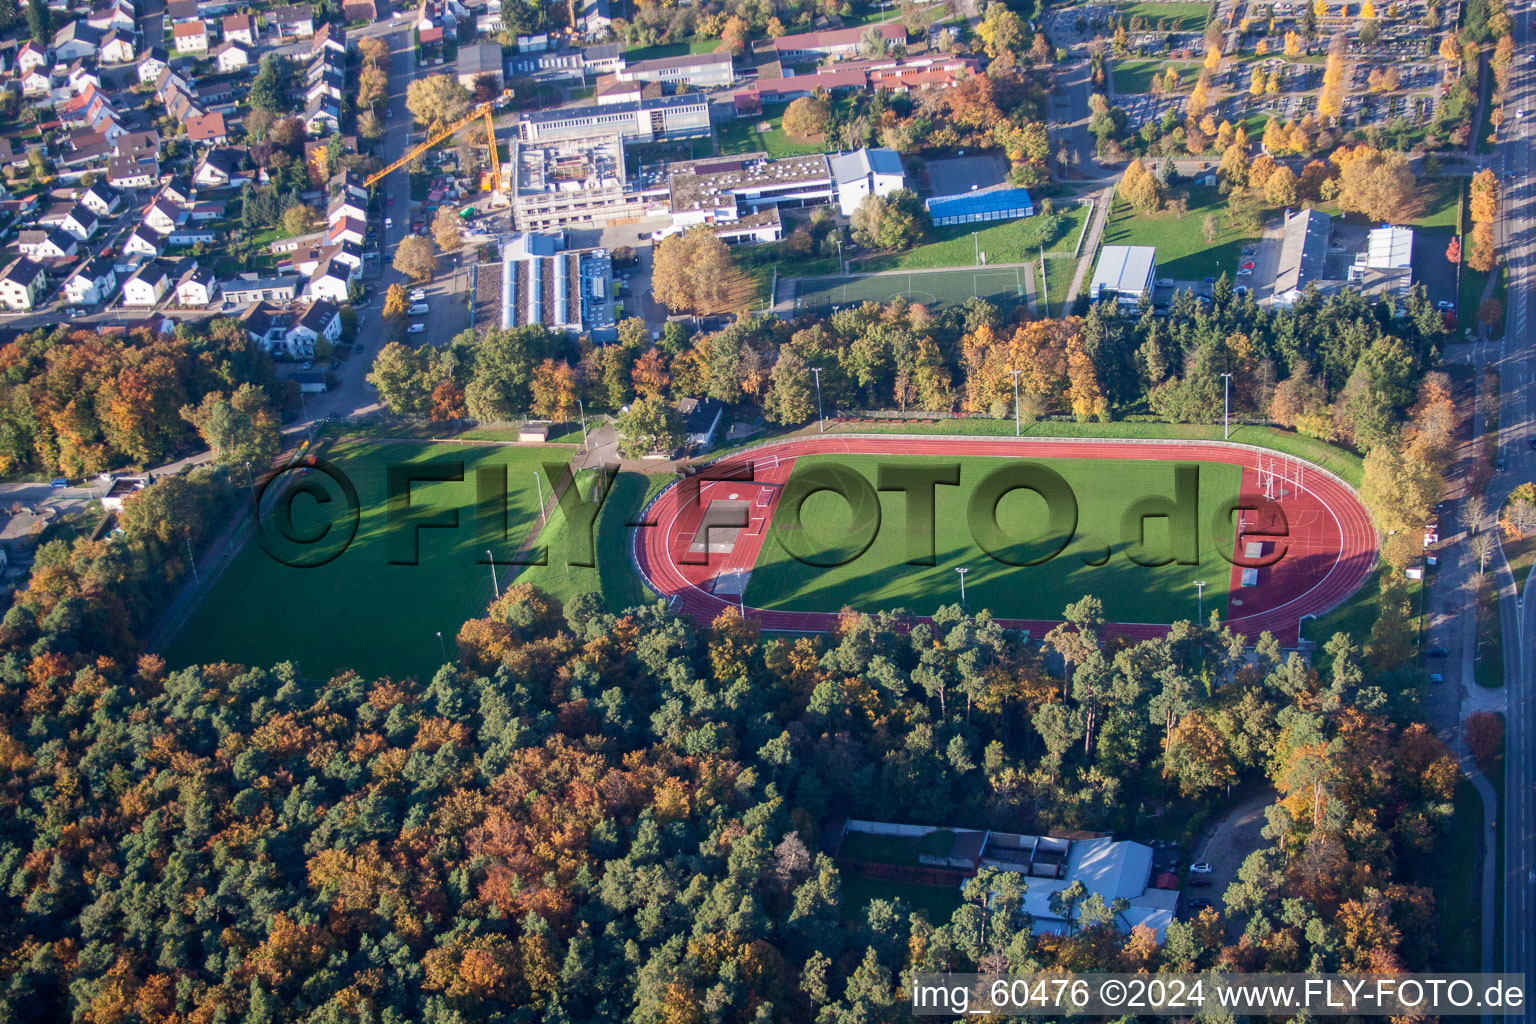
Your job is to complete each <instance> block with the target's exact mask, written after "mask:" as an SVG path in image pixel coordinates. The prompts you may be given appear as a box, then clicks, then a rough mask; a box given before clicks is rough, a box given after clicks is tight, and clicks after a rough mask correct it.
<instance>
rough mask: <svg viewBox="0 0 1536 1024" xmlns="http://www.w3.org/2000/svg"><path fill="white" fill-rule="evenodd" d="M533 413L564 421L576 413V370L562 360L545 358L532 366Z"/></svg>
mask: <svg viewBox="0 0 1536 1024" xmlns="http://www.w3.org/2000/svg"><path fill="white" fill-rule="evenodd" d="M530 389H531V391H532V395H533V404H532V410H533V414H534V415H535V416H537V417H539V418H540V419H547V420H553V421H554V422H556V423H564V422H565V421H566V420H568V419H570V418H571V417H572V416H573V415H575V413H576V398H577V387H576V371H575V370H573V369H571V365H570V364H569V363H567V362H564V361H563V360H558V359H545V360H543V361H542V362H540V363H539V364H538V365H537V366H535V367H534V368H533V380H532V383H531V384H530Z"/></svg>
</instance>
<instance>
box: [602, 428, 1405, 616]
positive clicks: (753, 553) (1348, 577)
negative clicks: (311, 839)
mask: <svg viewBox="0 0 1536 1024" xmlns="http://www.w3.org/2000/svg"><path fill="white" fill-rule="evenodd" d="M839 453H841V454H850V455H894V456H910V455H940V456H942V455H948V456H952V457H960V456H993V457H998V456H1002V457H1016V458H1031V459H1141V460H1147V459H1157V460H1162V461H1180V462H1188V461H1203V462H1222V463H1227V464H1230V465H1236V466H1241V467H1243V474H1242V484H1241V488H1242V493H1243V495H1244V496H1252V495H1263V494H1264V493H1265V483H1264V481H1266V480H1267V481H1268V489H1269V491H1270V493H1271V494H1273V495H1274V496H1275V498H1276V499H1277V504H1278V506H1279V510H1280V512H1281V513H1283V515H1284V518H1285V521H1286V527H1287V534H1288V536H1287V537H1286V538H1285V539H1284V540H1280V541H1274V540H1270V541H1269V543H1270V544H1271V545H1272V546H1271V547H1269V548H1267V549H1266V553H1270V552H1276V553H1281V554H1282V556H1283V557H1281V558H1280V559H1279V560H1278V561H1277V562H1276V563H1275V564H1274V565H1272V566H1269V567H1266V568H1261V569H1259V578H1258V583H1257V585H1255V586H1249V587H1243V586H1240V581H1241V573H1242V569H1241V567H1239V566H1236V565H1234V566H1233V569H1232V574H1233V575H1232V587H1231V592H1230V595H1229V599H1228V607H1227V614H1226V616H1225V620H1226V623H1227V625H1228V626H1230V627H1231V628H1232V630H1233V631H1234V632H1237V633H1240V634H1242V635H1244V636H1246V637H1248V638H1250V640H1252V639H1256V638H1257V637H1258V636H1259V634H1260V633H1262V632H1265V631H1268V632H1270V633H1272V634H1274V635H1275V637H1276V638H1277V639H1278V640H1279V641H1280V642H1281V643H1282V644H1286V645H1288V646H1294V645H1295V644H1296V643H1297V642H1298V640H1299V634H1300V627H1301V620H1302V619H1303V618H1305V617H1306V616H1308V615H1322V614H1323V613H1324V612H1326V611H1328V610H1330V609H1332V608H1334V607H1335V606H1337V605H1338V604H1340V603H1341V602H1343V601H1344V600H1345V599H1346V598H1348V597H1349V596H1350V595H1351V594H1353V593H1354V592H1355V591H1356V590H1358V589H1359V588H1360V585H1361V584H1363V583H1364V582H1365V581H1366V580H1367V579H1368V578H1369V576H1370V574H1371V571H1372V569H1373V568H1374V567H1375V565H1376V551H1377V537H1376V529H1375V526H1374V525H1373V524H1372V522H1371V517H1370V514H1369V513H1368V512H1366V510H1365V508H1364V507H1363V506H1362V505H1361V504H1360V501H1359V499H1358V498H1357V497H1356V496H1355V493H1354V491H1353V490H1352V489H1351V488H1350V487H1349V486H1348V485H1347V484H1345V483H1343V482H1342V481H1340V480H1338V479H1337V478H1336V477H1334V476H1332V475H1331V474H1329V473H1327V472H1326V471H1324V470H1321V469H1318V468H1317V467H1315V466H1312V465H1310V464H1306V463H1299V462H1297V460H1295V459H1288V458H1286V457H1285V456H1276V455H1275V454H1274V453H1272V452H1268V451H1263V450H1260V449H1256V448H1248V447H1245V446H1242V445H1235V444H1233V445H1228V444H1216V443H1209V442H1156V441H1153V442H1147V441H1140V442H1138V441H1113V442H1105V441H1090V440H1072V441H1046V440H1035V439H1026V440H1023V441H1019V440H1015V439H1012V438H1007V439H1002V438H975V439H972V438H944V439H940V438H913V437H895V436H891V435H886V436H848V435H840V436H838V437H815V438H797V439H792V440H787V441H780V442H774V443H770V444H767V445H764V446H762V447H759V448H754V449H751V450H748V451H743V452H738V453H735V454H733V455H731V456H730V457H729V458H727V459H723V460H721V461H720V462H718V463H712V464H710V466H709V467H707V472H708V473H709V475H710V476H712V477H718V476H721V475H725V474H727V473H729V472H730V471H731V470H733V469H737V470H742V471H745V469H746V467H747V465H748V464H749V463H750V464H751V465H752V473H751V477H750V479H742V480H739V481H736V480H710V481H702V480H699V478H695V480H698V481H699V482H698V486H697V487H696V488H695V487H694V486H693V484H692V482H688V481H682V482H679V483H677V484H673V485H672V486H671V487H669V488H667V489H666V490H664V491H662V492H661V493H660V494H659V495H657V497H656V498H655V499H654V500H653V501H652V502H651V504H650V506H649V508H648V510H647V514H646V516H645V517H644V518H645V521H646V522H647V523H648V524H654V525H652V526H650V527H649V528H641V529H637V530H635V531H634V533H633V536H634V540H633V542H632V544H633V549H632V551H633V556H634V559H635V563H636V565H637V567H638V568H639V570H640V573H641V575H642V577H643V578H644V579H645V581H646V583H647V585H648V586H650V588H651V589H652V590H653V591H655V592H656V593H658V594H660V595H661V596H662V597H664V598H666V599H668V601H669V603H670V604H671V607H672V608H673V610H675V611H679V612H682V613H684V614H687V615H690V616H692V617H693V618H695V619H697V620H699V621H700V622H709V621H712V620H713V619H714V618H715V616H717V615H718V614H719V613H720V612H721V611H723V610H724V609H725V608H727V607H731V606H736V607H740V598H739V597H738V596H736V595H735V594H733V593H729V592H727V593H720V594H717V593H715V588H716V587H719V586H720V585H721V577H722V576H724V577H726V579H729V578H730V574H732V573H737V572H750V571H751V569H752V567H753V566H754V565H756V564H757V556H758V552H759V551H760V550H761V548H762V545H763V541H764V540H765V539H766V537H767V531H768V525H769V523H770V522H771V521H772V518H773V513H774V511H775V510H776V508H777V504H778V496H779V491H780V486H781V485H782V484H783V483H784V482H785V481H786V480H788V479H789V475H790V472H791V471H792V470H793V468H794V461H795V459H796V458H798V457H799V456H802V455H828V454H839ZM1277 464H1278V472H1276V471H1275V469H1276V466H1277ZM764 484H768V485H780V486H768V487H764V486H763V485H764ZM731 498H734V499H736V500H739V501H746V502H747V504H748V523H747V526H746V527H745V528H744V529H743V530H742V531H741V534H740V535H739V536H738V537H737V538H736V543H735V545H734V547H733V548H732V550H731V551H730V553H729V554H707V553H695V552H690V550H689V549H690V545H691V544H692V542H693V538H694V534H695V532H696V529H697V526H698V524H699V520H700V519H701V517H702V516H703V514H704V510H705V509H706V508H708V507H709V504H710V502H711V501H716V500H721V499H731ZM1259 518H1260V519H1266V520H1270V521H1272V520H1273V518H1274V514H1273V509H1271V512H1270V513H1268V514H1264V513H1261V514H1260V516H1259ZM1253 525H1255V523H1254V518H1253V517H1252V516H1249V517H1248V518H1247V519H1246V520H1245V527H1251V526H1253ZM1248 539H1249V540H1253V539H1260V538H1258V537H1253V536H1250V537H1249V538H1248ZM1244 542H1245V538H1244V534H1243V532H1242V531H1241V530H1240V531H1239V532H1238V535H1237V537H1236V538H1235V540H1234V554H1235V555H1238V556H1241V555H1242V553H1243V548H1244ZM742 610H743V611H744V612H745V613H746V615H747V616H748V617H749V618H751V619H753V620H755V621H756V622H757V623H758V624H759V625H760V626H761V627H762V628H764V629H768V630H785V631H794V632H822V631H825V630H828V629H830V628H831V627H832V626H833V625H834V623H835V622H836V619H837V616H836V614H834V613H831V612H788V611H771V610H766V609H760V608H752V607H746V608H743V609H742ZM999 621H1000V622H1001V623H1003V624H1004V625H1005V626H1008V627H1010V628H1014V629H1029V630H1031V631H1032V634H1033V635H1035V636H1041V635H1043V634H1044V632H1046V631H1047V630H1049V629H1051V628H1052V627H1054V626H1055V625H1056V622H1054V621H1050V620H1029V619H1000V620H999ZM1109 628H1110V630H1111V631H1113V632H1116V633H1119V634H1122V635H1125V636H1129V637H1132V638H1138V639H1140V638H1146V637H1153V636H1160V635H1162V634H1164V633H1166V632H1167V631H1168V626H1167V625H1166V624H1159V623H1137V622H1122V623H1112V624H1111V625H1110V627H1109Z"/></svg>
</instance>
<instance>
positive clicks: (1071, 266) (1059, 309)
mask: <svg viewBox="0 0 1536 1024" xmlns="http://www.w3.org/2000/svg"><path fill="white" fill-rule="evenodd" d="M1075 273H1077V260H1067V259H1059V260H1052V259H1048V260H1046V261H1045V297H1046V302H1047V308H1045V309H1042V310H1041V311H1040V312H1041V314H1042V315H1046V316H1066V315H1067V313H1068V312H1070V311H1069V310H1068V309H1066V302H1067V291H1068V290H1069V289H1070V288H1071V287H1072V275H1073V274H1075ZM1036 287H1037V288H1038V287H1039V282H1038V280H1037V281H1036Z"/></svg>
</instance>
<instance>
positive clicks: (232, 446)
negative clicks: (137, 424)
mask: <svg viewBox="0 0 1536 1024" xmlns="http://www.w3.org/2000/svg"><path fill="white" fill-rule="evenodd" d="M181 418H182V419H184V420H186V421H187V422H188V423H190V424H192V426H193V427H195V428H196V429H197V432H198V434H199V435H200V436H201V437H202V439H203V443H204V444H206V445H207V446H208V447H209V449H211V450H212V452H213V459H214V461H215V462H217V463H218V464H219V465H221V466H234V465H239V464H241V463H245V462H249V463H251V464H252V465H254V466H256V467H258V468H264V467H265V466H266V465H267V464H268V463H270V462H271V461H272V458H273V456H275V455H276V454H277V449H278V422H277V416H276V414H275V413H274V412H273V410H272V405H271V403H270V402H269V401H268V399H267V395H266V392H264V391H263V390H262V389H261V388H258V387H256V386H255V385H254V384H241V385H240V386H239V387H238V388H236V389H235V390H234V393H233V394H231V395H229V396H228V397H226V396H225V394H224V392H222V391H210V392H209V393H208V394H206V395H204V396H203V400H202V401H201V402H200V403H198V404H197V405H195V406H192V405H184V406H182V407H181Z"/></svg>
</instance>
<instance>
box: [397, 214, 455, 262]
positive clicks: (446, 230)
mask: <svg viewBox="0 0 1536 1024" xmlns="http://www.w3.org/2000/svg"><path fill="white" fill-rule="evenodd" d="M463 224H464V222H463V220H462V219H461V218H460V217H459V215H458V214H457V213H455V212H454V210H453V207H452V206H448V205H446V204H445V205H443V206H439V207H438V208H437V212H436V213H434V214H433V215H432V239H433V241H435V242H437V247H438V248H439V249H441V250H442V251H443V252H453V251H454V250H455V249H458V248H459V247H460V246H462V245H463V244H464V227H463ZM396 269H399V268H398V267H397V268H396Z"/></svg>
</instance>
